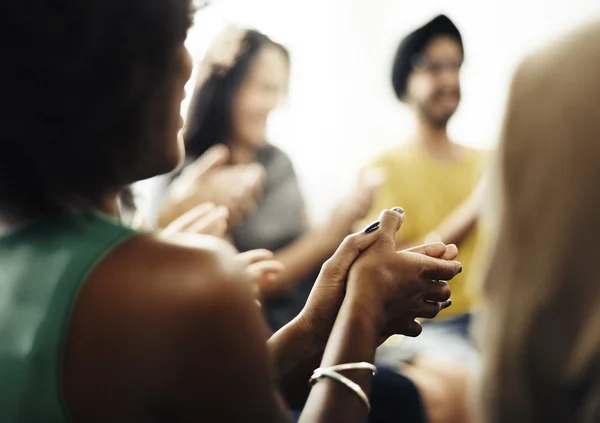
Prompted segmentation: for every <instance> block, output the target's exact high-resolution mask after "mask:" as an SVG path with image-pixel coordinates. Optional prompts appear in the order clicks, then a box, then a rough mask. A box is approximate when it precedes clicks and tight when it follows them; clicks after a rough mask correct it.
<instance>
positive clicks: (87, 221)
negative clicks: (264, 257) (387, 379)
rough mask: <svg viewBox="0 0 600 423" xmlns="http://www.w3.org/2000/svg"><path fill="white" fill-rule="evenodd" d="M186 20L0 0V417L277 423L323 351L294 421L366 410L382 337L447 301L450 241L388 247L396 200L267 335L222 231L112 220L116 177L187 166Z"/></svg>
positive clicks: (183, 13)
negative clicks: (169, 231) (289, 318)
mask: <svg viewBox="0 0 600 423" xmlns="http://www.w3.org/2000/svg"><path fill="white" fill-rule="evenodd" d="M191 19H192V10H191V7H190V2H189V1H187V0H175V1H167V0H151V1H148V0H143V1H142V0H118V1H117V0H89V1H86V2H81V1H77V0H65V1H62V2H61V3H60V5H59V4H57V3H55V2H41V3H39V2H38V3H35V4H33V5H32V4H23V2H21V1H20V0H7V1H4V2H2V3H1V4H0V20H2V25H0V45H1V46H2V50H3V52H4V53H5V57H6V58H9V59H10V60H7V61H6V63H5V65H4V66H2V67H0V91H1V92H2V93H3V96H2V98H1V100H0V111H1V113H0V116H2V119H3V120H2V125H0V148H2V154H0V180H2V184H0V268H1V269H2V272H1V273H0V278H1V279H0V282H1V283H0V287H1V289H2V301H1V302H0V346H1V347H0V421H2V422H7V423H12V422H27V423H28V422H45V421H53V422H67V421H72V422H89V421H110V422H156V421H179V422H192V421H199V420H200V421H220V422H224V423H235V422H240V423H241V422H246V421H263V422H274V423H275V422H288V421H289V415H288V413H287V411H286V407H284V406H283V401H282V399H283V398H285V400H287V401H288V403H289V404H293V402H294V400H295V398H298V396H300V397H302V396H303V395H304V394H305V392H306V390H307V389H308V387H307V383H306V381H307V380H308V379H309V378H310V377H311V376H310V375H311V372H312V371H313V369H315V368H316V367H317V366H319V363H320V366H321V368H319V369H317V370H316V372H315V373H313V384H314V386H313V388H312V392H311V394H310V396H309V399H308V403H307V405H306V407H305V409H304V412H303V414H302V416H301V422H347V423H353V422H363V421H365V419H366V418H367V415H368V410H369V402H368V397H367V395H368V393H369V391H370V384H371V379H372V373H371V367H370V365H369V363H372V362H373V360H374V353H375V347H376V345H377V344H378V342H379V341H380V340H382V339H385V337H387V336H389V335H390V334H393V333H402V334H405V335H410V336H416V335H418V334H419V333H420V332H421V326H420V324H419V323H417V322H416V321H415V320H414V319H415V318H419V317H425V318H432V317H434V316H435V315H436V314H437V313H438V312H439V311H440V310H441V309H442V308H445V307H447V306H448V305H449V302H448V298H449V296H450V289H449V286H448V284H447V283H445V282H433V281H432V280H435V281H438V280H448V279H452V277H454V276H455V275H456V274H457V273H458V272H459V271H460V268H461V265H460V263H458V262H457V261H455V260H454V258H455V257H456V255H457V250H456V247H452V248H451V247H449V246H448V247H447V246H446V245H445V244H443V243H435V244H431V245H428V246H421V247H417V248H414V249H412V250H408V251H397V247H396V244H395V240H394V236H395V233H396V232H397V231H398V229H399V228H400V226H401V224H402V221H403V217H404V213H403V210H401V209H393V210H385V211H384V212H383V213H382V214H381V215H380V216H379V225H378V226H377V227H374V228H373V230H371V231H365V232H361V233H357V234H354V235H351V236H349V237H347V238H346V239H345V241H344V242H343V243H342V244H341V246H340V247H339V249H338V250H337V251H336V252H335V254H334V255H333V256H332V257H331V258H330V259H329V260H328V261H327V263H326V264H325V265H324V266H323V268H322V271H321V273H320V275H319V278H318V279H317V282H316V285H315V289H314V290H313V292H312V293H311V296H310V298H309V300H308V302H307V304H306V307H305V308H304V309H303V311H302V313H301V314H300V315H299V316H298V317H297V319H296V320H294V321H293V322H291V323H290V324H289V325H287V326H286V327H285V328H283V329H282V330H280V331H278V332H277V333H276V334H275V335H274V336H273V337H271V338H270V339H268V335H267V334H268V331H267V328H266V326H265V323H264V321H263V320H262V318H261V315H260V313H259V311H258V309H257V307H256V306H255V305H254V302H253V300H254V295H253V293H252V290H251V289H250V288H249V287H248V284H247V280H246V276H245V275H244V274H243V273H242V271H241V266H240V265H239V264H237V263H236V262H235V259H234V254H233V252H232V251H231V248H230V247H229V246H228V245H227V244H226V243H224V242H223V241H219V240H218V239H217V238H215V237H203V236H200V235H195V234H184V235H182V236H180V237H178V238H177V239H176V238H174V237H171V238H170V239H168V240H167V239H164V238H161V237H157V236H156V235H155V234H153V233H146V232H137V231H134V230H133V229H132V228H130V227H129V226H127V225H124V224H122V223H121V222H119V219H118V218H119V204H118V203H119V198H118V197H119V193H120V192H121V191H122V190H123V188H124V187H126V186H129V185H130V184H132V183H134V182H135V181H138V180H141V179H145V178H148V177H152V176H155V175H156V174H160V173H164V172H170V171H172V170H173V169H174V168H175V167H176V166H177V165H178V163H179V162H180V161H181V160H182V148H181V147H182V146H181V144H180V143H179V141H178V137H177V133H178V131H179V128H180V126H181V119H180V116H179V112H180V102H181V100H182V98H183V97H184V93H185V90H184V86H185V83H186V81H187V80H188V78H189V77H190V74H191V61H190V57H189V54H188V52H187V50H186V49H185V46H184V40H185V37H186V32H187V29H188V28H189V27H190V25H191ZM57 22H60V23H64V25H59V26H57ZM74 64H76V66H74ZM84 85H85V86H86V87H87V89H86V90H82V89H81V87H82V86H84ZM57 94H60V95H57ZM17 174H18V175H19V177H18V178H15V177H14V176H15V175H17ZM340 364H347V365H351V366H352V368H355V370H353V371H347V370H343V369H339V368H338V367H332V366H335V365H340ZM336 369H337V370H336ZM352 383H354V384H355V385H354V384H352ZM365 398H366V399H365ZM107 405H108V406H107Z"/></svg>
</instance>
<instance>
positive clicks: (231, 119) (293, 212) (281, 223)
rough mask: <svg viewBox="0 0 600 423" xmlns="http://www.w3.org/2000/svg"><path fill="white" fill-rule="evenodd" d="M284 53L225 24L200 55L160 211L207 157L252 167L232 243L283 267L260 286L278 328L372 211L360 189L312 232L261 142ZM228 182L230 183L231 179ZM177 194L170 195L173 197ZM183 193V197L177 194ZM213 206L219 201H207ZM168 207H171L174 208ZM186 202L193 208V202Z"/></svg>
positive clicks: (288, 181) (288, 170)
mask: <svg viewBox="0 0 600 423" xmlns="http://www.w3.org/2000/svg"><path fill="white" fill-rule="evenodd" d="M289 72H290V58H289V53H288V51H287V50H286V49H285V47H283V46H282V45H280V44H278V43H276V42H274V41H273V40H271V39H270V38H269V37H267V36H266V35H264V34H262V33H260V32H258V31H256V30H251V29H244V28H240V27H237V26H229V27H227V28H226V29H225V30H224V31H223V32H222V33H221V34H220V35H219V36H218V37H217V39H216V40H215V41H214V42H213V44H212V45H211V46H210V48H209V50H208V52H207V54H206V56H205V57H204V59H203V61H202V63H201V65H200V69H199V76H198V81H197V84H196V87H195V90H194V94H193V97H192V100H191V103H190V109H189V111H188V114H187V118H186V123H185V131H184V140H185V143H186V149H187V150H186V151H187V160H186V163H187V166H186V167H184V169H183V172H182V174H181V176H179V177H176V176H171V178H175V181H174V182H173V185H172V186H171V188H170V189H168V190H167V192H166V193H160V192H159V193H158V196H162V197H163V198H164V203H163V204H162V206H161V211H162V213H166V214H171V213H170V212H169V210H170V209H172V208H174V207H175V208H178V209H179V210H182V208H181V207H180V205H181V204H183V202H181V201H179V202H177V201H176V200H175V201H174V200H173V197H178V196H179V197H180V198H193V197H195V196H197V195H198V194H197V192H202V191H203V190H204V187H203V185H202V184H190V183H187V182H185V181H184V182H183V185H184V188H182V187H181V185H178V184H181V183H182V182H181V179H182V178H184V179H187V176H186V173H187V172H188V171H190V168H192V170H191V171H192V172H194V170H193V168H194V167H195V166H196V165H195V163H194V161H197V160H199V159H198V158H202V157H203V155H205V154H209V153H207V152H210V151H214V149H219V151H223V150H224V151H226V152H227V160H228V163H229V164H230V165H231V166H234V167H235V166H248V165H256V166H260V168H262V169H264V180H263V181H262V183H261V189H260V193H259V195H257V196H256V197H255V200H256V201H255V203H254V204H253V207H254V209H253V210H251V211H250V210H248V213H247V214H246V215H245V216H244V217H243V218H242V219H241V221H238V222H234V223H233V224H232V225H230V236H231V240H232V242H233V244H234V245H235V246H236V248H237V249H238V250H240V251H242V252H243V251H247V250H254V249H267V250H270V251H274V252H275V256H274V258H275V260H277V261H279V262H281V263H282V264H283V266H284V270H283V271H282V272H281V273H280V274H279V275H278V276H275V275H274V276H273V278H272V279H271V280H270V281H269V282H268V283H265V284H264V285H263V286H262V287H261V293H262V295H263V296H264V298H265V312H266V315H267V319H268V321H269V324H270V326H271V328H272V329H273V330H277V329H279V328H280V327H282V326H283V325H285V324H286V323H287V322H289V321H290V320H291V319H293V318H294V316H296V315H297V314H298V313H299V312H300V310H301V309H302V307H303V305H304V303H305V301H306V298H307V297H308V294H309V292H310V290H311V288H312V285H313V283H314V280H315V277H316V274H317V273H318V269H319V267H320V266H321V265H322V264H323V262H324V261H325V260H326V259H327V257H328V256H329V255H331V254H332V252H333V251H335V248H336V246H337V245H339V243H340V242H341V240H342V239H343V238H344V236H346V235H348V234H349V233H350V232H351V230H352V226H353V225H354V223H355V222H356V221H357V220H359V219H361V218H363V217H364V216H365V215H366V213H367V211H368V210H369V208H370V207H371V202H372V195H373V188H372V186H371V185H369V184H364V185H362V186H360V187H358V188H357V190H356V191H355V192H354V193H352V194H351V195H349V196H348V197H347V198H345V199H344V201H343V202H342V203H341V204H340V206H338V207H336V208H335V209H334V211H333V213H332V215H331V218H330V219H329V221H328V222H327V223H326V224H325V225H322V226H319V227H312V228H311V227H310V226H309V225H308V224H307V219H306V215H305V204H304V199H303V196H302V193H301V192H300V187H299V184H298V180H297V177H296V173H295V171H294V168H293V165H292V162H291V161H290V159H289V157H288V156H287V155H286V154H285V153H284V152H283V151H281V150H280V149H279V148H277V147H275V146H274V145H272V144H270V143H268V142H267V140H266V128H267V120H268V117H269V115H270V114H271V112H272V111H273V110H274V109H275V108H276V107H277V106H278V105H279V104H280V102H281V100H282V98H283V97H284V95H285V93H286V91H287V86H288V80H289ZM230 183H231V184H234V185H235V184H236V181H235V180H233V179H232V180H231V182H230ZM174 191H175V192H174ZM177 191H178V192H180V193H181V192H184V193H187V194H177ZM210 201H213V202H215V203H217V204H219V203H218V200H217V199H210ZM174 203H177V205H175V206H174ZM189 204H194V203H193V202H191V203H189Z"/></svg>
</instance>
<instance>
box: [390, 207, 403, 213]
mask: <svg viewBox="0 0 600 423" xmlns="http://www.w3.org/2000/svg"><path fill="white" fill-rule="evenodd" d="M392 210H394V211H395V212H396V213H398V214H404V209H403V208H402V207H394V208H393V209H392Z"/></svg>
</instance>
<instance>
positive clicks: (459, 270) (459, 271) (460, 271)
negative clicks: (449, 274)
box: [456, 266, 462, 275]
mask: <svg viewBox="0 0 600 423" xmlns="http://www.w3.org/2000/svg"><path fill="white" fill-rule="evenodd" d="M459 273H462V266H460V269H458V272H456V274H457V275H458V274H459Z"/></svg>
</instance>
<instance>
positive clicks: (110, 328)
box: [63, 235, 287, 423]
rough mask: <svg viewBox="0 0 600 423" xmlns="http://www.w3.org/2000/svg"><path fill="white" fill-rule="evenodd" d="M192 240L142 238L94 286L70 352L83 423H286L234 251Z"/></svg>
mask: <svg viewBox="0 0 600 423" xmlns="http://www.w3.org/2000/svg"><path fill="white" fill-rule="evenodd" d="M192 238H193V237H191V236H189V237H185V238H182V241H181V242H180V243H178V245H174V244H171V243H167V242H162V241H159V240H157V239H156V238H154V237H152V236H151V235H145V236H140V237H135V238H133V239H131V240H129V241H127V242H126V243H124V244H123V245H121V246H119V247H118V248H116V249H115V250H114V251H113V252H111V253H110V254H109V255H108V256H107V257H106V258H105V259H104V260H103V261H102V262H101V263H100V264H99V265H98V266H97V267H96V268H95V269H94V271H93V272H92V274H91V275H90V277H89V278H88V280H87V281H86V283H85V286H84V287H83V288H82V290H81V293H80V295H79V298H78V300H77V304H76V306H75V310H74V314H73V317H72V319H71V324H70V328H69V337H68V340H67V345H66V352H65V366H64V367H65V370H64V378H63V380H64V389H65V397H66V401H67V405H68V407H69V412H70V413H71V415H72V416H73V419H74V421H115V422H117V421H138V420H144V421H145V420H149V419H150V416H152V418H156V417H157V416H158V415H160V416H161V417H165V418H167V420H168V421H180V422H192V421H193V422H197V421H206V422H212V421H215V422H216V421H218V422H224V423H234V422H235V423H237V422H240V423H241V422H248V421H264V422H282V421H287V420H286V418H285V411H284V410H285V408H284V407H283V406H282V405H281V404H280V400H279V399H278V395H277V393H276V389H275V382H274V377H273V373H272V369H271V367H270V364H269V357H268V354H267V346H266V341H267V330H266V325H265V324H264V323H263V321H262V317H261V315H260V311H259V309H258V308H257V307H256V305H255V303H254V298H253V293H252V292H251V286H250V283H249V282H248V281H247V280H246V279H245V277H244V274H243V273H242V271H241V269H240V267H239V265H238V264H236V263H235V261H234V260H233V253H234V251H233V249H232V248H231V247H230V246H228V245H227V244H226V243H224V242H222V241H218V240H216V239H215V238H212V237H196V238H197V243H196V244H193V243H192V241H193V239H192ZM106 404H110V405H111V406H110V407H106Z"/></svg>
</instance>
